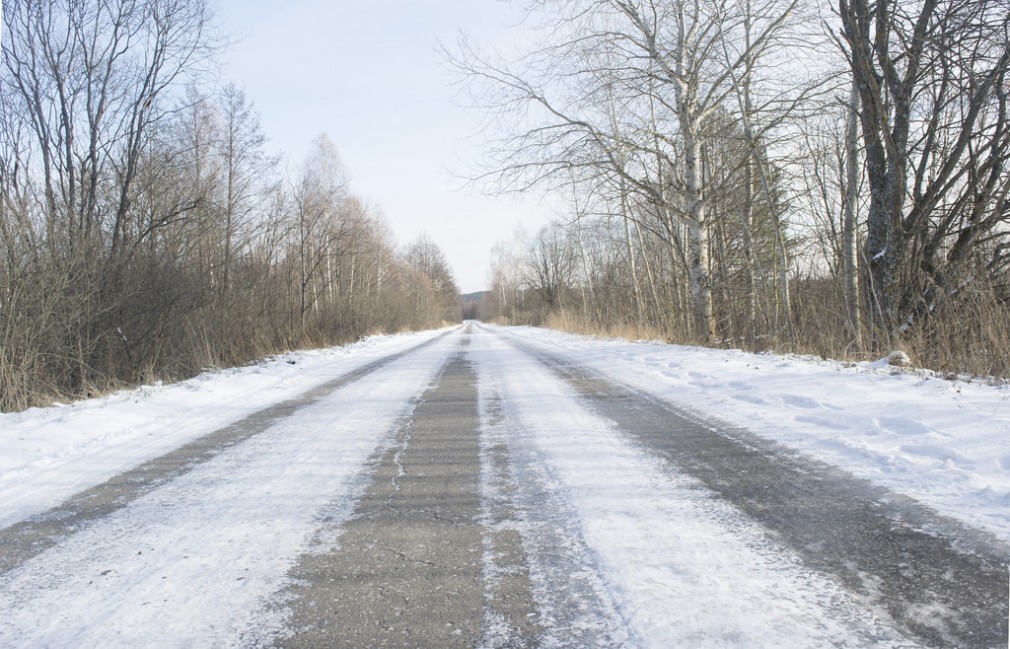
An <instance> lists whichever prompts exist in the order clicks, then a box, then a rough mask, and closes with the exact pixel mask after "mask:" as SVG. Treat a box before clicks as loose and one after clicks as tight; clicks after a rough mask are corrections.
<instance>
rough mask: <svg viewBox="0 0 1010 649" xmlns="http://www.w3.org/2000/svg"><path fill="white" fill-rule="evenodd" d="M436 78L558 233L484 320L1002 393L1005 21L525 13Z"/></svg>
mask: <svg viewBox="0 0 1010 649" xmlns="http://www.w3.org/2000/svg"><path fill="white" fill-rule="evenodd" d="M528 10H529V15H528V16H527V23H526V24H528V25H534V26H536V27H538V30H537V34H538V36H537V37H535V38H534V39H533V40H532V42H531V44H530V45H529V46H528V47H526V48H525V49H524V50H523V51H522V52H520V55H519V56H516V57H513V58H511V59H507V58H505V57H503V56H500V55H496V54H494V53H488V52H486V51H483V50H481V49H480V48H478V47H476V46H473V45H471V44H469V43H467V42H466V41H465V40H464V41H463V42H461V44H460V46H459V47H458V48H457V49H456V50H455V51H454V52H452V53H451V54H450V55H449V56H450V58H451V60H452V62H453V64H454V65H455V66H456V68H457V69H458V71H459V72H460V74H461V75H462V78H463V79H464V80H465V81H466V83H467V85H468V88H469V90H470V92H471V94H472V100H473V102H474V105H478V106H482V107H484V108H485V109H486V110H487V111H488V119H489V121H491V122H492V123H494V124H495V125H503V126H504V128H505V131H504V135H502V136H501V137H498V138H495V139H494V141H493V143H492V147H491V148H490V150H489V154H488V155H487V157H486V159H485V160H484V164H483V167H482V169H481V170H480V173H479V174H477V176H476V178H475V179H476V180H478V181H479V182H481V183H483V184H484V186H485V187H489V188H490V189H491V190H493V191H527V190H530V189H533V188H537V189H539V190H541V191H543V192H544V193H546V194H547V195H549V196H551V197H553V200H554V201H555V202H557V203H558V204H559V205H560V207H559V216H558V218H557V219H556V222H555V223H553V224H552V225H550V226H547V227H545V228H544V229H542V230H541V231H540V232H538V233H535V234H532V235H529V234H528V235H526V236H524V237H520V238H519V239H518V240H517V241H513V242H505V243H503V244H501V245H500V246H499V248H498V250H497V251H496V253H495V258H494V259H493V261H492V270H491V281H492V284H493V286H492V290H491V291H490V293H489V294H488V296H487V299H486V300H485V303H484V305H483V306H482V310H483V313H484V315H485V317H489V318H494V317H499V318H503V319H507V320H509V321H517V322H518V321H524V322H538V323H541V322H554V323H557V324H564V325H566V326H571V327H577V328H581V329H589V330H602V331H607V330H609V331H613V330H615V329H620V328H625V329H631V330H636V331H645V332H650V333H654V334H657V335H661V336H665V337H667V338H671V339H676V340H683V341H692V342H702V343H708V344H723V345H733V346H742V347H745V348H749V349H767V348H776V349H786V350H796V351H805V352H809V351H814V352H818V353H821V354H823V355H826V356H827V355H831V356H835V357H839V356H847V355H848V356H858V355H863V354H868V353H879V352H880V351H881V350H889V349H891V348H894V347H901V348H905V349H906V350H908V351H910V352H912V353H913V357H914V358H915V359H916V360H917V361H918V362H920V363H922V364H925V365H928V366H931V367H935V368H938V369H947V370H950V371H972V372H979V373H983V374H987V375H992V374H995V375H1001V376H1006V375H1007V374H1008V373H1010V312H1008V299H1010V282H1008V277H1007V270H1008V267H1010V227H1008V224H1010V203H1008V195H1010V170H1008V164H1007V163H1008V155H1010V114H1008V104H1007V96H1008V93H1010V79H1008V77H1007V73H1008V69H1010V4H1008V3H1007V2H1006V0H922V1H921V2H905V1H903V0H876V1H875V2H874V1H871V0H834V1H833V2H832V3H831V4H828V3H824V2H820V1H819V0H533V1H532V2H529V3H528Z"/></svg>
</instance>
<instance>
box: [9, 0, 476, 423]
mask: <svg viewBox="0 0 1010 649" xmlns="http://www.w3.org/2000/svg"><path fill="white" fill-rule="evenodd" d="M211 18H212V16H211V13H210V11H209V9H208V5H207V3H206V2H205V1H204V0H170V1H167V2H166V1H164V0H140V1H135V2H118V1H116V0H56V1H53V0H23V1H19V2H15V3H7V4H6V5H5V6H4V12H3V21H4V24H3V43H2V46H3V52H2V68H0V410H9V409H20V408H24V407H26V406H30V405H34V404H41V403H46V402H48V401H50V400H52V399H57V398H73V397H78V396H85V395H89V394H94V393H98V392H101V391H103V390H106V389H109V388H110V387H115V386H119V385H124V384H132V383H136V382H138V381H150V380H156V379H174V378H180V377H186V376H189V375H192V374H193V373H195V372H199V371H200V370H201V369H203V368H205V367H208V366H220V365H232V364H236V363H242V362H245V361H248V360H251V359H253V358H255V357H258V356H262V355H265V354H269V353H273V352H276V351H279V350H284V349H290V348H292V347H296V346H304V345H318V344H328V343H335V342H341V341H346V340H349V339H354V338H357V337H360V336H361V335H363V334H366V333H369V332H372V331H377V330H396V329H403V328H416V327H424V326H429V325H433V324H438V323H440V322H442V321H443V320H444V319H446V318H449V319H458V317H459V316H458V314H457V311H458V308H459V307H458V302H457V296H456V289H455V284H454V282H453V278H452V276H451V273H449V271H448V268H447V264H446V263H445V260H444V259H442V258H441V256H440V254H441V253H440V252H439V251H438V250H437V249H434V251H433V250H432V247H433V244H431V243H430V242H427V241H420V242H418V243H417V244H415V245H414V248H413V249H412V250H411V251H408V252H405V253H401V252H398V251H397V249H396V246H395V244H394V242H393V241H392V239H391V236H390V234H389V232H388V231H387V229H386V227H385V225H384V224H383V223H382V221H381V219H380V218H379V217H378V216H377V215H376V214H375V213H374V211H373V210H372V209H370V208H369V207H368V206H367V205H365V204H364V203H363V202H362V201H361V200H359V199H357V198H356V197H355V196H354V195H353V194H352V193H351V192H350V190H349V187H348V183H347V180H346V175H345V173H344V171H343V167H342V165H341V163H340V160H339V156H338V155H337V153H336V150H335V148H334V146H333V144H332V143H331V142H330V141H329V140H328V139H327V138H326V137H325V136H320V137H319V138H318V139H317V140H316V141H315V142H314V144H313V147H312V153H311V154H310V155H309V156H308V159H307V160H306V161H305V162H304V164H303V165H302V166H301V168H300V169H299V170H298V171H296V172H294V173H291V174H286V173H282V172H281V170H280V165H279V164H278V162H279V161H278V160H277V159H276V158H273V157H271V156H270V155H268V154H267V153H266V150H265V148H264V144H265V136H264V134H263V133H262V131H261V129H260V126H259V123H258V118H257V115H256V111H255V110H254V108H253V107H252V104H251V102H250V101H249V100H248V99H247V98H246V96H245V95H244V93H243V92H242V91H241V90H239V89H237V88H235V87H234V86H230V85H225V86H223V87H218V88H217V89H214V88H212V87H211V86H210V81H211V80H213V79H214V77H215V76H217V73H218V72H219V71H218V70H216V68H215V66H214V54H215V52H216V51H218V50H219V49H220V48H221V47H222V45H221V43H220V40H219V39H218V38H217V37H216V35H215V33H214V32H213V30H211V28H210V25H211Z"/></svg>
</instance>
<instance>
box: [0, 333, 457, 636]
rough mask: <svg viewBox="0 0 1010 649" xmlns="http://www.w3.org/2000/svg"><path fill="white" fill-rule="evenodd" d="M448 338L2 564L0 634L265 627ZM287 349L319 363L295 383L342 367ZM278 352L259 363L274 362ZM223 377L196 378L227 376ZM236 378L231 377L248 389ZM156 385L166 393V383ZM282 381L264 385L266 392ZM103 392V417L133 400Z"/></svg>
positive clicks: (173, 632)
mask: <svg viewBox="0 0 1010 649" xmlns="http://www.w3.org/2000/svg"><path fill="white" fill-rule="evenodd" d="M425 337H430V334H426V335H423V336H403V337H395V338H392V339H382V340H376V341H371V342H369V343H366V344H365V345H359V346H357V347H356V348H355V349H356V350H357V353H356V354H353V356H354V357H355V359H356V361H358V360H362V359H368V358H372V357H374V355H375V354H376V353H377V352H379V351H380V350H385V351H386V352H387V353H388V351H389V350H391V349H393V350H395V349H400V348H402V347H403V345H405V344H406V345H410V344H415V343H416V342H417V341H418V339H419V338H425ZM457 344H458V340H453V339H443V340H442V341H440V342H438V343H436V344H435V345H432V346H429V347H426V348H424V349H423V350H420V351H417V352H415V353H412V354H409V355H407V356H405V357H402V358H400V359H398V360H396V361H394V362H391V363H389V364H387V365H384V366H382V367H381V368H380V369H378V370H376V371H375V372H372V373H370V374H368V375H367V376H365V377H363V378H361V379H360V380H357V381H354V382H352V383H350V384H348V385H346V386H343V387H341V388H339V389H338V390H336V391H335V392H333V393H331V394H330V395H328V396H325V397H323V398H322V399H321V400H319V401H317V402H316V403H313V404H311V405H309V406H306V407H304V408H301V409H299V410H298V411H297V412H296V413H295V414H293V415H292V416H290V417H287V418H285V419H283V420H281V421H280V422H278V423H277V424H275V425H274V426H272V427H270V428H269V429H268V430H266V431H264V432H263V433H261V434H259V435H256V436H254V437H253V438H251V439H249V440H247V441H246V442H244V443H242V444H238V445H236V446H234V447H232V448H230V449H228V450H226V451H224V452H222V453H220V454H219V455H217V456H216V457H214V458H213V459H211V460H208V461H206V462H203V463H201V464H199V465H197V466H195V467H194V468H193V469H192V470H191V471H189V472H187V473H185V474H183V475H182V476H180V477H178V478H176V479H174V480H172V481H171V482H169V483H168V484H166V485H164V486H162V487H161V488H159V489H157V490H155V491H152V492H151V493H148V494H146V495H144V496H142V497H140V498H138V499H136V500H135V501H133V502H131V503H129V504H128V505H126V506H125V507H123V508H121V509H119V510H117V511H115V512H114V513H112V514H110V515H109V516H106V517H105V518H102V519H101V520H98V521H95V522H93V523H92V524H90V525H88V526H86V527H85V528H84V529H82V530H80V531H79V532H78V533H76V534H73V535H72V536H70V537H69V538H66V539H64V540H63V541H62V542H60V543H59V544H58V545H57V546H55V547H53V548H51V549H49V550H47V551H46V552H44V553H42V554H40V555H38V556H36V557H34V558H32V559H29V560H28V561H26V562H24V563H23V564H22V565H20V566H18V567H17V568H16V569H14V570H12V571H11V572H9V573H7V574H5V575H3V576H2V578H0V646H4V647H68V648H69V647H222V646H224V647H227V646H239V645H241V644H244V641H243V638H242V636H243V635H244V634H245V633H247V632H248V631H249V627H250V626H253V627H255V628H256V630H257V633H256V635H257V636H259V637H263V636H268V635H269V634H270V633H271V632H273V631H276V630H278V629H279V628H280V625H281V624H282V623H283V619H282V613H281V612H280V610H279V609H276V607H275V606H272V604H274V602H272V600H271V597H270V596H271V595H272V594H273V593H276V592H278V591H279V590H280V589H281V587H282V586H283V585H284V583H285V582H284V580H285V575H286V572H287V570H288V569H289V568H290V567H291V565H292V564H293V562H294V561H295V560H297V558H298V556H299V555H300V554H302V553H304V552H305V551H307V542H308V541H309V539H312V538H313V536H314V533H315V531H316V530H317V529H318V528H319V526H320V524H321V523H320V521H321V520H322V519H324V518H325V520H326V522H327V524H328V525H339V523H340V522H341V520H342V519H344V518H346V517H347V516H348V515H349V514H350V513H351V511H353V506H354V500H355V497H356V495H357V493H358V492H360V487H361V485H360V484H359V483H356V482H355V478H357V477H360V476H361V474H362V468H363V466H364V465H365V463H366V461H367V459H368V458H369V456H370V455H371V454H372V453H373V452H374V451H375V450H376V448H380V447H381V446H382V445H383V443H384V441H385V442H388V441H390V440H389V438H388V435H387V433H389V432H390V431H392V430H393V429H394V424H395V422H396V421H397V420H398V419H399V418H400V417H402V416H404V415H406V414H408V412H409V409H410V407H411V405H412V403H413V402H412V399H413V398H414V397H415V396H416V395H418V394H420V393H421V392H423V391H424V389H425V388H426V387H427V386H428V385H429V384H430V383H431V382H432V380H433V379H434V378H435V377H436V376H437V374H438V371H439V369H440V368H441V367H442V365H443V364H444V363H445V361H446V360H447V359H448V357H449V354H450V353H452V352H453V351H454V350H455V348H456V346H457ZM327 356H328V357H329V360H326V358H325V357H327ZM294 358H295V359H297V360H298V361H299V362H302V361H305V364H306V365H315V363H313V362H311V361H309V360H308V359H310V358H313V359H315V360H318V362H319V363H321V364H322V365H326V364H329V365H331V368H330V370H328V371H323V370H322V369H321V366H319V367H317V368H316V371H315V372H314V375H315V376H316V379H312V380H309V379H306V381H307V384H311V383H317V382H318V378H320V377H324V375H327V376H328V375H330V374H331V373H332V372H333V371H334V368H333V367H332V366H333V365H336V366H340V367H343V368H344V369H345V370H346V368H347V367H348V366H349V365H348V364H347V363H341V362H340V359H341V358H343V355H336V353H335V352H330V353H327V354H323V355H321V356H317V355H314V354H309V355H297V356H295V357H294ZM283 364H285V363H284V361H281V363H280V364H273V363H271V364H269V365H268V366H267V367H266V368H263V369H264V370H265V372H266V373H271V372H274V373H277V374H283V373H284V372H286V371H288V370H287V369H286V368H284V367H282V365H283ZM353 364H354V365H359V364H360V363H357V362H355V363H353ZM268 368H272V369H268ZM309 372H312V370H310V369H306V373H309ZM226 376H227V374H224V375H220V376H218V377H216V378H209V377H204V379H203V381H205V382H208V383H212V384H216V383H221V382H223V383H230V381H229V380H228V379H227V378H226ZM240 377H241V378H238V379H236V383H237V384H245V386H246V388H247V389H250V390H251V389H252V388H251V386H250V384H249V382H248V381H247V380H246V379H247V377H245V376H244V373H243V374H241V375H240ZM156 392H158V391H156ZM162 392H164V393H167V394H166V395H165V397H164V398H165V399H170V398H171V395H172V394H173V393H174V392H175V390H173V389H168V388H165V389H164V390H163V391H162ZM286 392H287V388H284V389H281V388H275V393H274V394H272V397H276V396H277V394H276V393H286ZM219 394H222V395H223V394H229V395H230V394H233V392H232V391H231V390H230V389H225V388H221V389H220V391H219ZM158 396H160V395H155V396H152V397H151V398H152V400H155V401H157V400H158ZM272 397H271V398H272ZM105 403H106V404H107V405H106V406H105V407H104V408H103V409H104V410H106V412H107V414H108V415H110V416H112V415H114V414H115V413H116V412H117V411H120V410H125V411H127V412H132V411H133V410H135V409H138V407H140V406H142V405H143V404H138V403H137V402H135V401H133V400H123V401H120V400H118V399H116V398H111V399H107V400H105ZM179 405H181V404H179ZM260 405H262V402H261V403H260ZM179 414H180V416H181V415H182V413H179ZM28 418H29V419H31V416H30V415H29V416H28ZM110 419H113V420H114V418H113V417H110ZM70 428H72V427H70ZM46 430H50V429H49V428H47V429H46ZM137 435H138V438H139V437H140V436H146V432H139V433H138V434H137ZM54 437H56V438H57V439H56V440H54V443H58V441H59V440H58V436H55V435H54ZM121 445H122V446H123V447H124V456H125V457H124V458H123V459H124V460H125V459H127V458H133V457H134V455H135V453H136V451H135V450H132V448H131V447H132V446H134V445H132V444H129V443H126V442H121ZM81 461H83V459H81ZM2 493H3V492H0V494H2ZM317 541H318V539H317ZM331 543H332V540H331ZM325 549H326V548H318V547H316V548H315V550H316V551H321V550H325ZM253 620H255V622H253Z"/></svg>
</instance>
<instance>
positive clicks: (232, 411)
mask: <svg viewBox="0 0 1010 649" xmlns="http://www.w3.org/2000/svg"><path fill="white" fill-rule="evenodd" d="M440 333H443V332H441V331H430V332H424V333H413V334H401V335H396V336H373V337H370V338H366V339H365V340H362V341H361V342H359V343H356V344H353V345H348V346H345V347H336V348H332V349H324V350H315V351H302V352H292V353H288V354H284V355H282V356H277V357H275V358H271V359H267V360H264V361H261V362H259V363H255V364H252V365H248V366H246V367H240V368H235V369H228V370H216V371H208V372H205V373H203V374H201V375H199V376H197V377H194V378H192V379H190V380H188V381H183V382H181V383H176V384H173V385H157V386H144V387H140V388H137V389H135V390H128V391H124V392H119V393H116V394H112V395H109V396H106V397H102V398H99V399H90V400H87V401H79V402H76V403H72V404H66V405H57V406H53V407H50V408H33V409H31V410H27V411H25V412H21V413H13V414H0V528H3V527H6V526H8V525H11V524H12V523H14V522H16V521H19V520H22V519H24V518H26V517H27V516H30V515H32V514H35V513H38V512H41V511H45V510H46V509H49V508H50V507H53V506H54V505H57V504H59V503H60V502H62V501H63V500H64V499H65V498H66V497H67V496H70V495H72V494H74V493H76V492H78V491H81V490H83V489H86V488H88V487H91V486H94V485H96V484H100V483H102V482H104V481H105V480H108V479H109V478H111V477H113V476H115V475H117V474H119V473H122V472H123V471H126V470H128V469H131V468H133V467H135V466H137V465H139V464H141V463H143V462H145V461H146V460H149V459H151V458H154V457H158V456H159V455H162V454H163V453H166V452H167V451H169V450H171V449H174V448H177V447H179V446H181V445H183V444H185V443H186V442H189V441H190V440H193V439H196V438H198V437H200V436H202V435H206V434H207V433H210V432H212V431H214V430H216V429H218V428H221V427H222V426H225V425H227V424H229V423H231V422H233V421H236V420H238V419H241V418H242V417H245V416H246V415H249V414H251V413H253V412H256V411H258V410H261V409H263V408H266V407H268V406H271V405H274V404H276V403H280V402H282V401H284V400H286V399H291V398H293V397H295V396H297V395H299V394H301V393H303V392H305V391H306V390H309V389H311V388H313V387H315V386H317V385H321V384H323V383H325V382H327V381H329V380H331V379H333V378H335V377H339V376H342V375H344V374H346V373H348V372H351V371H353V370H355V369H357V368H359V367H362V366H363V365H366V364H368V363H370V362H372V361H374V360H376V359H379V358H383V357H385V356H388V355H390V354H395V353H397V352H401V351H403V350H406V349H409V348H410V347H413V346H415V345H418V344H420V343H422V342H424V341H425V340H429V339H431V338H433V337H435V336H437V335H439V334H440Z"/></svg>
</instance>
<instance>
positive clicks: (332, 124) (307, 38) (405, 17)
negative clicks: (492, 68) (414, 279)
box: [218, 0, 550, 293]
mask: <svg viewBox="0 0 1010 649" xmlns="http://www.w3.org/2000/svg"><path fill="white" fill-rule="evenodd" d="M218 10H219V13H218V20H219V22H220V24H221V27H222V28H223V30H224V31H225V32H226V34H228V35H229V36H230V38H231V39H232V40H233V41H234V44H233V45H231V46H230V47H229V49H228V51H227V52H226V54H225V56H224V63H225V72H224V78H223V79H222V82H233V83H235V84H237V85H238V86H239V87H241V88H243V89H244V90H245V92H246V94H247V96H248V98H249V99H250V100H251V101H252V102H253V104H254V105H255V106H256V109H257V111H258V112H259V114H260V120H261V126H262V130H263V132H264V133H265V134H266V135H267V137H268V138H269V139H270V142H269V144H268V148H269V149H270V150H271V151H273V152H283V153H284V159H285V161H286V164H287V165H288V166H289V167H290V168H291V169H297V168H298V165H300V164H301V161H302V160H303V159H304V157H305V156H306V154H307V152H308V150H309V146H310V143H311V141H312V140H313V138H314V137H315V136H317V135H319V134H320V133H325V134H326V135H328V136H329V137H330V139H331V140H332V141H333V142H334V143H335V144H336V146H337V149H338V150H339V152H340V155H341V158H342V160H343V162H344V165H345V167H346V168H347V171H348V174H349V176H350V179H351V191H352V192H353V193H354V194H356V195H357V196H359V197H361V198H363V199H364V200H366V201H367V202H368V203H369V204H370V205H371V206H372V207H374V208H377V209H379V210H381V212H382V213H383V214H384V216H385V219H386V221H387V223H388V224H389V226H390V227H391V229H392V231H393V233H394V235H395V238H396V240H397V242H398V243H399V244H400V245H406V244H408V243H410V242H411V241H413V240H415V239H416V238H417V237H418V236H420V235H422V234H424V235H427V236H428V237H429V238H430V239H431V240H432V241H434V242H435V243H436V244H437V245H438V246H439V247H440V248H441V250H442V252H443V253H445V256H446V258H447V260H448V261H449V264H450V265H451V267H452V270H453V273H454V275H455V277H456V281H457V284H458V285H459V287H460V290H461V291H463V292H464V293H467V292H472V291H477V290H482V289H485V288H487V284H488V282H487V268H488V261H489V258H490V253H491V249H492V248H493V246H494V245H495V244H496V243H498V242H499V241H507V240H510V239H512V238H513V237H514V234H515V232H516V231H517V229H522V230H525V231H531V230H536V229H537V228H538V227H539V226H540V225H541V224H542V223H543V222H545V221H546V220H547V219H548V218H549V216H550V214H549V210H548V209H547V208H546V207H545V206H542V205H541V204H540V201H539V200H538V199H536V198H533V197H525V198H519V197H515V196H512V197H509V196H505V197H492V196H486V195H483V194H482V193H481V192H479V191H478V190H476V189H475V188H472V187H467V186H466V183H465V182H464V181H463V180H462V179H461V175H463V174H465V173H466V170H467V169H468V168H472V166H473V164H474V162H475V160H476V158H477V157H478V156H479V155H480V151H481V142H482V141H484V140H485V139H486V134H482V133H480V122H481V113H480V112H479V111H478V110H475V109H472V108H467V107H465V106H464V105H462V104H463V98H462V97H461V96H460V94H459V89H458V87H456V86H454V81H456V80H457V79H456V77H455V76H454V74H453V73H452V72H451V71H450V69H449V67H448V65H446V63H445V62H444V59H443V56H442V54H440V53H439V44H440V43H442V44H445V45H447V46H450V47H451V46H452V45H453V44H455V43H456V41H457V38H458V36H459V34H460V33H465V34H467V36H468V38H470V39H471V40H474V41H477V42H480V43H485V44H488V45H491V46H493V47H496V48H498V49H506V50H507V49H508V47H509V46H510V44H512V43H515V42H516V40H517V39H518V38H520V37H521V33H522V26H521V25H520V19H521V14H520V12H519V9H518V8H517V7H514V6H513V5H512V4H511V3H509V2H504V1H502V0H368V1H367V2H333V1H332V0H286V1H284V2H277V1H276V0H219V3H218Z"/></svg>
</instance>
